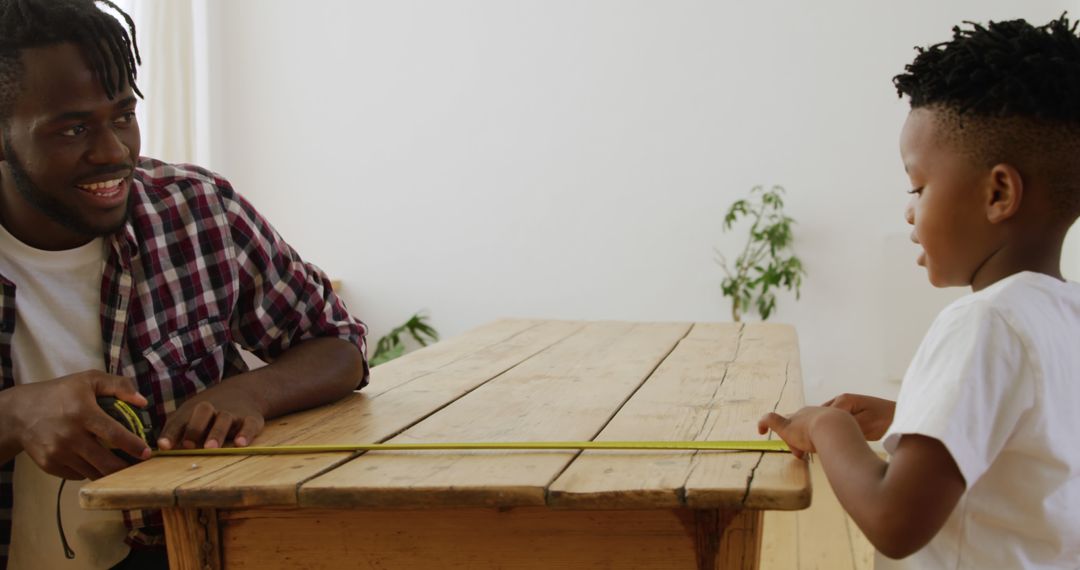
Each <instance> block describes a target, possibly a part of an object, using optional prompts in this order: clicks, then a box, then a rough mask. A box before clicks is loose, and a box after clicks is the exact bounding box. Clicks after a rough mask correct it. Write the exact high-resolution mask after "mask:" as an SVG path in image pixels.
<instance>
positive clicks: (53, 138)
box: [0, 43, 139, 250]
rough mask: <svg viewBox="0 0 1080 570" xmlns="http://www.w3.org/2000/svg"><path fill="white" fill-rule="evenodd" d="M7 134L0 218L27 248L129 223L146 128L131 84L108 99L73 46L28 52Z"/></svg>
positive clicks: (68, 244) (65, 243)
mask: <svg viewBox="0 0 1080 570" xmlns="http://www.w3.org/2000/svg"><path fill="white" fill-rule="evenodd" d="M22 63H23V67H24V69H25V72H24V74H23V79H22V83H21V87H22V90H21V93H20V94H19V97H18V99H17V100H16V102H15V105H14V106H13V112H12V115H11V118H10V120H9V121H8V124H7V126H6V127H5V128H4V129H3V139H2V142H3V147H2V150H3V160H4V162H2V163H0V184H2V186H0V220H2V221H3V224H4V227H5V228H7V230H8V231H9V232H11V233H12V235H14V236H15V237H17V238H19V240H20V241H23V242H24V243H26V244H28V245H31V246H34V247H37V248H39V249H49V250H58V249H70V248H73V247H77V246H79V245H82V244H84V243H86V242H88V241H90V240H91V239H93V238H95V237H98V236H104V235H109V234H112V233H113V232H115V231H116V230H118V229H119V228H120V227H122V226H123V224H124V222H125V221H126V219H127V212H128V207H127V205H128V196H129V192H130V189H131V180H132V173H133V169H134V166H135V161H136V159H137V158H138V156H139V126H138V123H136V121H135V96H134V93H133V92H132V89H131V86H130V85H125V86H124V88H123V89H121V90H120V92H119V93H118V94H117V95H116V96H115V97H114V98H113V99H109V98H108V97H107V96H106V95H105V92H104V90H103V89H102V88H101V84H100V83H99V82H98V79H97V77H96V76H95V75H94V73H93V72H92V71H91V70H90V69H89V68H88V67H87V66H86V63H85V62H84V61H83V58H82V55H81V53H80V52H79V49H78V48H77V47H76V46H75V45H74V44H68V43H65V44H58V45H53V46H46V47H40V48H33V49H26V50H23V52H22Z"/></svg>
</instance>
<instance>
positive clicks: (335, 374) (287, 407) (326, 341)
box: [211, 338, 363, 419]
mask: <svg viewBox="0 0 1080 570" xmlns="http://www.w3.org/2000/svg"><path fill="white" fill-rule="evenodd" d="M362 374H363V357H362V355H361V354H360V349H359V348H357V347H356V345H354V344H352V343H350V342H348V341H345V340H343V339H340V338H315V339H310V340H306V341H304V342H302V343H300V344H297V345H295V346H293V347H291V348H289V350H287V351H285V352H284V353H283V354H282V355H281V356H280V357H279V358H278V359H277V360H275V361H274V362H273V363H271V364H268V365H266V366H263V367H261V368H258V369H255V370H252V371H250V372H246V373H244V374H241V375H237V376H234V377H232V378H229V379H228V380H226V381H225V382H223V383H222V384H221V385H219V386H222V387H224V386H225V385H231V387H232V388H242V389H244V390H245V391H247V392H248V393H249V394H250V396H251V397H252V398H253V399H254V401H256V402H257V403H258V405H259V408H260V409H261V410H262V412H263V416H264V417H265V418H267V419H269V418H275V417H278V416H281V415H284V414H288V413H290V412H295V411H299V410H306V409H308V408H313V407H315V406H320V405H322V404H326V403H329V402H333V401H335V400H337V399H339V398H342V397H344V396H345V395H346V394H348V393H349V392H351V391H352V390H353V389H355V388H356V385H357V384H358V383H359V381H360V377H361V375H362ZM211 389H214V388H211Z"/></svg>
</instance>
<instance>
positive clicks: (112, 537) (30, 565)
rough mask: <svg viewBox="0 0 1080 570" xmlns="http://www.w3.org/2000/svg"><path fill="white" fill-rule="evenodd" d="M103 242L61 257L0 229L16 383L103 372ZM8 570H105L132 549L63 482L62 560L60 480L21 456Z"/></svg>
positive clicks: (110, 516) (120, 529)
mask: <svg viewBox="0 0 1080 570" xmlns="http://www.w3.org/2000/svg"><path fill="white" fill-rule="evenodd" d="M104 247H105V244H104V240H103V239H101V238H98V239H95V240H93V241H91V242H90V243H88V244H86V245H84V246H81V247H78V248H75V249H70V250H65V251H42V250H38V249H35V248H32V247H30V246H28V245H26V244H24V243H22V242H20V241H19V240H18V239H16V238H15V237H14V236H12V235H11V234H10V233H9V232H8V231H7V230H6V229H5V228H4V227H3V226H0V274H3V275H4V277H6V278H7V279H8V280H10V281H12V282H13V283H15V334H14V336H13V337H12V356H13V363H14V374H15V383H16V384H28V383H31V382H38V381H42V380H51V379H53V378H58V377H61V376H66V375H68V374H73V373H76V372H82V371H85V370H103V369H104V367H105V356H104V348H103V346H104V341H103V340H102V337H101V274H102V268H103V266H104V261H105V250H104ZM12 483H13V489H14V492H15V497H14V505H13V509H12V532H11V545H10V549H9V552H8V555H9V558H8V569H9V570H38V569H44V568H48V569H70V570H76V569H78V570H82V569H98V568H110V567H111V566H113V565H114V564H116V563H117V562H119V561H120V560H122V559H123V558H124V557H125V556H127V553H128V551H129V550H130V548H129V547H128V546H127V545H126V544H125V543H124V538H125V537H126V536H127V529H126V528H125V527H124V521H123V518H122V515H121V513H120V511H87V510H83V509H82V508H81V507H80V506H79V500H78V496H79V495H78V494H79V489H80V488H81V487H82V485H83V483H84V482H83V481H69V482H68V483H67V484H66V485H65V486H64V494H63V497H62V499H61V501H60V509H61V512H62V514H63V522H64V531H65V534H66V535H67V540H68V543H69V544H70V545H71V547H72V549H73V550H74V551H75V559H74V560H68V559H67V558H65V556H64V550H63V546H62V543H61V542H60V533H59V529H58V528H57V523H56V500H57V491H58V490H59V488H60V479H59V478H58V477H54V476H52V475H49V474H48V473H45V472H44V471H42V470H41V468H40V467H38V466H37V464H36V463H34V461H33V460H32V459H30V457H29V456H28V455H27V454H26V453H25V452H22V453H19V454H18V455H17V456H16V457H15V472H14V473H13V476H12Z"/></svg>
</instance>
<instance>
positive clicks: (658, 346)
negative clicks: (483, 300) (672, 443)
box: [81, 319, 810, 510]
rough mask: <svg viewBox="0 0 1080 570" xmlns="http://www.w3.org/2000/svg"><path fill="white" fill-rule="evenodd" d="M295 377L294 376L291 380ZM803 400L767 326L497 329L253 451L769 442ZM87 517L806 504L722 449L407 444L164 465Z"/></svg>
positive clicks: (411, 361)
mask: <svg viewBox="0 0 1080 570" xmlns="http://www.w3.org/2000/svg"><path fill="white" fill-rule="evenodd" d="M298 381H302V379H298ZM802 404H803V390H802V383H801V376H800V367H799V356H798V347H797V340H796V337H795V331H794V329H792V328H791V327H789V326H786V325H774V324H746V325H740V324H731V323H723V324H692V323H626V322H575V321H548V320H523V319H512V320H500V321H497V322H494V323H491V324H488V325H485V326H482V327H480V328H478V329H475V330H473V331H471V332H468V333H466V334H463V335H461V336H459V337H456V338H453V339H449V340H446V341H443V342H440V343H438V344H436V345H434V346H431V347H428V348H426V349H423V350H419V351H416V352H414V353H412V354H409V355H407V356H405V357H402V358H400V359H397V360H394V361H392V362H389V363H387V364H384V365H382V366H379V367H376V368H375V369H374V370H373V371H372V378H371V385H370V386H368V387H367V388H365V389H364V390H363V391H361V392H358V393H355V394H353V395H351V396H350V397H348V398H345V399H344V400H342V401H339V402H337V403H335V404H332V405H329V406H325V407H322V408H318V409H315V410H309V411H307V412H303V413H299V414H294V415H290V416H287V417H284V418H280V419H278V420H276V421H272V422H269V423H268V425H267V429H266V431H265V432H264V433H263V434H262V435H261V436H260V437H258V438H257V439H256V441H255V442H254V443H255V444H257V445H281V444H331V443H334V444H341V443H372V442H382V441H391V442H449V441H557V440H597V441H602V440H609V441H625V440H744V439H746V440H749V439H761V438H763V437H764V436H760V435H758V433H757V429H756V424H757V420H758V418H759V417H760V416H761V415H762V414H764V413H765V412H767V411H771V410H774V409H775V410H778V411H793V410H795V409H797V408H798V407H800V406H801V405H802ZM81 499H82V503H83V505H84V506H85V507H88V508H103V509H119V508H155V507H181V508H188V507H192V508H193V507H216V508H221V509H229V508H250V507H262V506H267V507H271V506H272V507H290V506H292V507H319V508H327V507H330V508H352V507H379V508H385V507H409V508H417V507H419V508H441V507H521V506H544V505H546V506H549V507H556V508H570V509H652V508H664V509H669V508H695V509H698V508H702V509H703V508H738V507H740V506H741V507H744V508H751V509H785V510H787V509H800V508H804V507H806V506H807V505H808V504H809V501H810V483H809V477H808V471H807V467H806V464H805V462H803V461H800V460H797V459H795V458H794V457H792V456H791V455H790V454H786V453H761V452H723V451H696V452H695V451H663V452H655V451H654V452H642V451H585V452H576V451H468V452H466V451H454V452H447V451H434V452H432V451H412V452H388V451H382V452H370V453H365V454H356V453H319V454H310V455H281V456H260V457H250V456H249V457H159V458H154V459H151V460H150V461H147V462H144V463H141V464H138V465H135V466H133V467H131V468H128V469H125V470H124V471H121V472H119V473H116V474H113V475H111V476H109V477H106V478H103V479H100V480H98V481H95V482H93V483H91V484H88V485H86V486H85V487H84V488H83V490H82V495H81Z"/></svg>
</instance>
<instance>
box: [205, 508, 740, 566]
mask: <svg viewBox="0 0 1080 570" xmlns="http://www.w3.org/2000/svg"><path fill="white" fill-rule="evenodd" d="M758 515H759V514H758V513H753V512H749V511H746V512H743V513H739V514H738V515H736V516H735V517H734V519H733V520H732V521H731V523H730V524H729V525H728V527H727V530H725V531H724V533H723V535H722V538H721V539H720V542H719V544H718V546H717V548H716V553H715V558H713V559H712V560H709V561H699V560H698V559H697V551H696V550H695V545H696V544H697V543H698V541H700V540H701V539H702V538H701V537H699V534H698V533H699V531H701V530H702V527H700V526H698V525H697V524H696V522H695V521H700V520H701V517H700V516H697V515H695V514H694V513H692V512H688V511H685V510H684V511H671V510H647V511H626V510H621V511H555V510H551V509H547V508H544V507H539V508H527V507H526V508H516V509H447V510H437V509H436V510H399V509H392V510H379V509H374V510H345V509H341V510H322V509H310V510H293V509H258V510H241V511H236V512H228V513H223V515H222V520H221V523H220V524H221V528H222V542H223V544H224V545H225V552H224V556H225V560H226V561H227V564H228V566H229V568H231V569H235V570H244V569H256V568H257V569H259V570H263V569H271V568H289V569H297V568H302V569H305V570H320V569H326V570H329V569H334V570H336V569H338V568H355V569H372V570H374V569H379V570H382V569H385V568H440V569H447V570H453V569H464V568H514V569H518V570H531V569H536V570H540V569H543V570H549V569H551V568H558V569H560V570H563V569H567V570H592V569H594V568H619V569H628V570H634V569H642V570H645V569H648V570H664V569H708V568H714V569H716V568H723V569H728V570H740V569H742V570H749V569H752V568H757V565H756V557H755V556H754V552H753V551H752V546H753V543H754V541H753V540H752V538H751V535H752V534H753V533H754V532H755V528H756V527H755V524H756V523H755V521H756V520H758ZM721 516H722V515H721ZM714 530H716V528H714ZM710 562H711V564H710ZM735 564H738V565H735Z"/></svg>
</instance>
